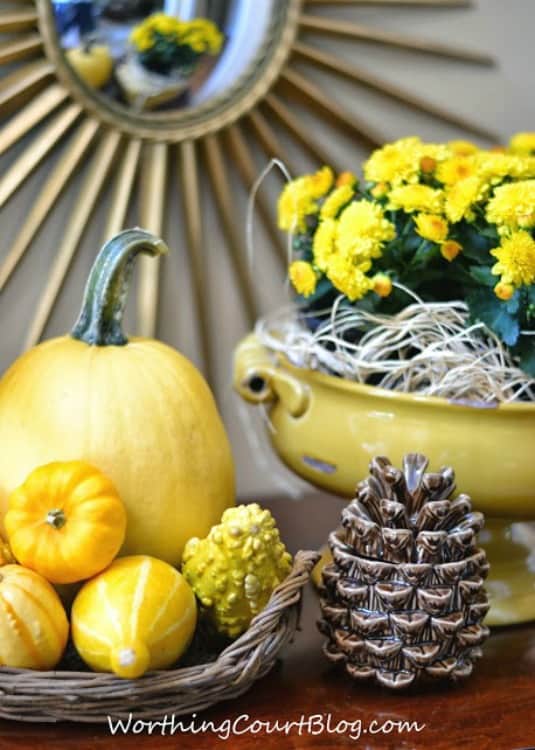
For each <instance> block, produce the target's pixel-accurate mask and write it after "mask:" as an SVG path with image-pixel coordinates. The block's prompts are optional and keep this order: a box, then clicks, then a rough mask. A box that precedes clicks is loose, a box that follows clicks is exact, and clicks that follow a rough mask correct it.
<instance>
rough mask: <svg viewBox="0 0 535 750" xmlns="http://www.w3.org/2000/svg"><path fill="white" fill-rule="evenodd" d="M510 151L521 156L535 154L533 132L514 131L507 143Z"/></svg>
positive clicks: (534, 135)
mask: <svg viewBox="0 0 535 750" xmlns="http://www.w3.org/2000/svg"><path fill="white" fill-rule="evenodd" d="M509 147H510V149H511V151H512V152H513V153H515V154H520V155H521V156H529V155H530V154H535V133H516V135H514V136H513V137H512V138H511V141H510V143H509Z"/></svg>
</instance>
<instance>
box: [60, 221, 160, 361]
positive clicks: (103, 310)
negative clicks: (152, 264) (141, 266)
mask: <svg viewBox="0 0 535 750" xmlns="http://www.w3.org/2000/svg"><path fill="white" fill-rule="evenodd" d="M167 252H168V247H167V245H166V244H165V242H164V241H163V240H161V239H160V238H159V237H156V236H155V235H154V234H151V233H150V232H146V231H145V230H144V229H138V228H135V229H126V230H125V231H124V232H120V233H119V234H116V235H115V237H112V239H111V240H109V241H108V242H106V244H105V245H104V246H103V247H102V249H101V251H100V252H99V254H98V255H97V258H96V260H95V262H94V264H93V268H92V269H91V272H90V274H89V279H88V280H87V285H86V288H85V292H84V301H83V303H82V309H81V312H80V316H79V318H78V320H77V322H76V325H75V326H74V328H73V329H72V332H71V336H72V337H73V338H75V339H78V340H79V341H84V342H85V343H86V344H89V345H90V346H124V345H125V344H127V343H128V339H127V338H126V336H125V335H124V333H123V328H122V323H123V316H124V310H125V305H126V299H127V295H128V288H129V286H130V277H131V275H132V270H133V267H134V260H135V258H136V256H137V255H138V254H139V253H147V254H148V255H164V254H165V253H167Z"/></svg>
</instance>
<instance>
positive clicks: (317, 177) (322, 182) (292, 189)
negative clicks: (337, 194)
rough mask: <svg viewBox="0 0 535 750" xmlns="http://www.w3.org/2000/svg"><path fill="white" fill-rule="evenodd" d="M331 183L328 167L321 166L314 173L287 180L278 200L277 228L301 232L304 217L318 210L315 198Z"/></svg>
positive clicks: (321, 195)
mask: <svg viewBox="0 0 535 750" xmlns="http://www.w3.org/2000/svg"><path fill="white" fill-rule="evenodd" d="M332 184H333V173H332V170H331V168H330V167H322V168H321V169H320V170H318V171H317V172H316V173H315V174H312V175H305V176H303V177H298V178H297V179H296V180H292V181H291V182H288V183H287V184H286V185H285V187H284V190H283V191H282V193H281V195H280V197H279V202H278V206H277V208H278V219H279V222H278V223H279V228H280V229H284V230H286V231H287V232H303V231H304V230H305V228H306V221H305V220H306V217H307V216H308V215H309V214H313V213H316V212H317V211H318V205H317V200H318V199H319V198H321V197H323V196H324V195H325V193H327V191H328V190H329V189H330V188H331V186H332Z"/></svg>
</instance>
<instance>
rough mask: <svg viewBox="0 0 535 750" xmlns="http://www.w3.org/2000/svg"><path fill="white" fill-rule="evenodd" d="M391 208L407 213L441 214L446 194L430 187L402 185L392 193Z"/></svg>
mask: <svg viewBox="0 0 535 750" xmlns="http://www.w3.org/2000/svg"><path fill="white" fill-rule="evenodd" d="M388 207H389V208H392V209H394V210H396V209H398V208H402V209H403V210H404V211H406V212H407V213H412V212H413V211H426V212H428V213H433V214H439V213H441V212H442V209H443V207H444V193H443V192H442V191H441V190H435V189H434V188H431V187H429V186H428V185H402V186H401V187H397V188H394V189H393V190H391V191H390V195H389V206H388Z"/></svg>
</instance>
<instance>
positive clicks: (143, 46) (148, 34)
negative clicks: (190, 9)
mask: <svg viewBox="0 0 535 750" xmlns="http://www.w3.org/2000/svg"><path fill="white" fill-rule="evenodd" d="M130 44H131V50H130V53H129V54H128V56H127V58H126V60H125V61H124V62H123V63H121V64H120V65H118V66H117V70H116V75H117V79H118V81H119V83H120V85H121V88H122V90H123V92H124V94H125V96H126V98H127V99H128V101H129V102H130V103H132V104H134V105H135V106H136V107H137V108H138V109H143V108H144V109H147V108H151V107H155V106H158V105H160V104H164V103H165V102H168V101H170V100H172V99H174V98H175V97H177V96H178V95H179V94H181V93H182V92H183V91H185V90H186V89H187V87H188V84H189V81H190V79H191V76H192V75H193V73H194V72H195V70H196V69H197V68H198V66H199V64H200V63H201V61H202V60H204V59H206V57H207V56H215V55H217V54H219V52H220V50H221V46H222V44H223V35H222V34H221V32H220V31H219V29H218V28H217V26H216V25H215V24H214V23H213V22H212V21H210V20H208V19H206V18H194V19H192V20H190V21H183V20H181V19H180V18H175V17H174V16H169V15H166V14H165V13H153V14H152V15H151V16H149V17H148V18H146V19H145V20H144V21H143V22H142V23H140V24H138V25H137V26H135V27H134V29H133V30H132V33H131V35H130Z"/></svg>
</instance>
